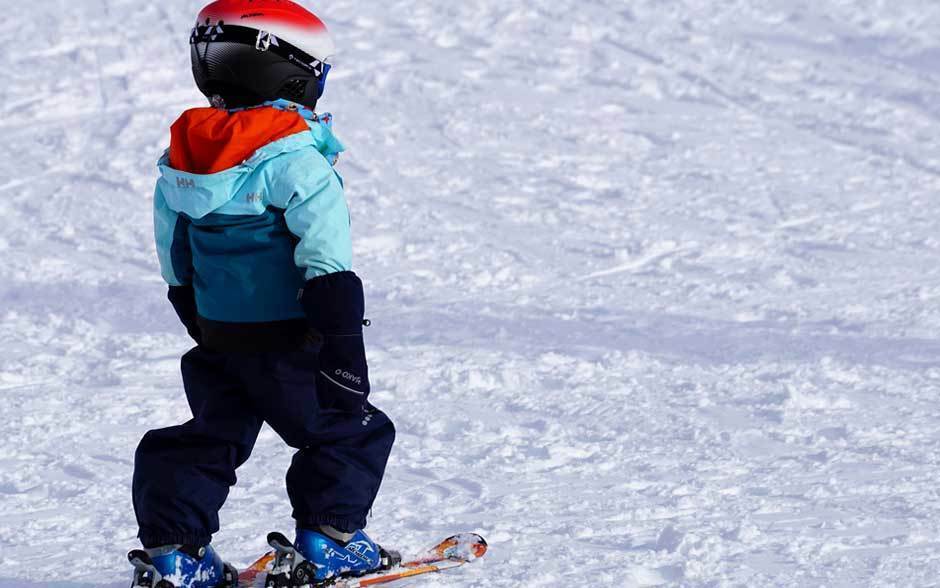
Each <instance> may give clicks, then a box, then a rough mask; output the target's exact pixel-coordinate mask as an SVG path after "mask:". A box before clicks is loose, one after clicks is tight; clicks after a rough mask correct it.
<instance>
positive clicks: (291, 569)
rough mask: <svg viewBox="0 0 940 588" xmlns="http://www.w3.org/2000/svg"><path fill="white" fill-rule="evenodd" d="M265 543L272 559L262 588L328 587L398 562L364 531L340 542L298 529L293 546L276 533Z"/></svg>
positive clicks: (399, 556)
mask: <svg viewBox="0 0 940 588" xmlns="http://www.w3.org/2000/svg"><path fill="white" fill-rule="evenodd" d="M268 544H269V545H271V547H272V548H274V554H275V557H274V567H273V569H272V570H271V572H269V573H268V578H267V581H266V582H265V588H315V587H320V586H329V585H330V584H332V583H334V582H335V581H336V580H338V579H340V578H354V577H357V576H362V575H365V574H370V573H372V572H380V571H383V570H388V569H390V568H393V567H395V566H396V565H398V564H399V563H401V555H399V554H398V553H397V552H394V551H386V550H384V549H382V548H381V547H379V546H378V545H377V544H376V543H375V542H374V541H373V540H372V539H370V538H369V536H368V535H366V534H365V532H364V531H356V532H355V533H353V534H352V535H351V536H350V537H349V539H348V540H347V541H342V540H339V539H334V538H333V537H331V536H330V535H327V534H326V533H325V532H322V531H312V530H307V529H298V531H297V541H295V542H294V544H293V545H291V543H290V541H288V540H287V538H286V537H285V536H284V535H282V534H280V533H271V534H269V535H268Z"/></svg>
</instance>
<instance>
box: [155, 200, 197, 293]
mask: <svg viewBox="0 0 940 588" xmlns="http://www.w3.org/2000/svg"><path fill="white" fill-rule="evenodd" d="M153 233H154V238H155V239H156V243H157V258H158V259H159V260H160V272H161V273H162V274H163V279H164V280H165V281H166V283H167V284H169V285H170V286H188V285H190V284H191V283H192V278H193V255H192V251H191V249H190V247H189V219H188V218H186V217H185V216H183V215H180V213H178V212H176V211H175V210H172V209H171V208H170V207H169V206H168V205H167V203H166V198H165V197H164V196H163V192H162V191H161V190H160V186H159V185H157V189H156V191H155V192H154V195H153Z"/></svg>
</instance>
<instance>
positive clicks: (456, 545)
mask: <svg viewBox="0 0 940 588" xmlns="http://www.w3.org/2000/svg"><path fill="white" fill-rule="evenodd" d="M486 550H487V544H486V540H485V539H483V537H481V536H479V535H477V534H476V533H461V534H459V535H454V536H452V537H448V538H447V539H444V540H443V541H441V542H440V543H438V544H437V545H435V546H434V547H432V548H431V549H429V550H427V551H426V552H425V553H423V554H421V555H420V556H418V557H415V558H414V559H411V560H409V561H404V562H402V563H400V564H398V565H397V566H395V567H393V568H391V569H388V570H383V571H381V572H375V573H372V574H367V575H365V576H359V577H355V578H340V579H338V580H335V581H334V582H333V583H332V584H330V586H331V587H334V588H365V587H367V586H378V585H383V584H392V583H394V582H397V581H398V580H403V579H405V578H413V577H415V576H421V575H425V574H433V573H440V572H445V571H448V570H452V569H455V568H459V567H461V566H463V565H465V564H468V563H470V562H472V561H473V560H475V559H478V558H481V557H483V555H484V554H485V553H486ZM273 562H274V552H269V553H266V554H264V555H263V556H261V557H260V558H258V560H257V561H255V562H254V563H253V564H251V565H250V566H248V567H247V568H245V569H244V570H243V571H242V572H241V573H240V574H239V575H238V585H239V586H241V587H243V588H261V587H262V586H264V583H265V579H266V576H267V573H268V571H269V570H270V569H271V564H272V563H273Z"/></svg>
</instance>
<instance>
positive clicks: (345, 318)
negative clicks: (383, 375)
mask: <svg viewBox="0 0 940 588" xmlns="http://www.w3.org/2000/svg"><path fill="white" fill-rule="evenodd" d="M301 303H302V304H303V307H304V313H305V314H306V315H307V321H308V323H309V324H310V327H311V328H312V329H313V330H315V331H316V332H317V333H319V334H320V336H321V337H322V339H323V346H322V348H321V349H320V378H319V379H318V384H319V385H320V387H321V388H322V390H321V394H320V398H321V402H323V403H325V404H326V405H327V407H335V408H351V407H356V406H362V405H364V404H365V400H366V397H367V396H368V395H369V389H370V388H369V366H368V365H367V364H366V350H365V344H364V343H363V341H362V321H363V317H364V315H365V298H364V296H363V293H362V281H361V280H360V279H359V276H357V275H356V274H354V273H353V272H341V273H336V274H329V275H326V276H321V277H318V278H314V279H312V280H309V281H308V282H307V283H306V285H305V286H304V290H303V295H302V296H301Z"/></svg>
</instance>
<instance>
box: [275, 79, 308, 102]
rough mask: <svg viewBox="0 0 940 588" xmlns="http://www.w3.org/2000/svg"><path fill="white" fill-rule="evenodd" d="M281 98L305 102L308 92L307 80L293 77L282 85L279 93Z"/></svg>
mask: <svg viewBox="0 0 940 588" xmlns="http://www.w3.org/2000/svg"><path fill="white" fill-rule="evenodd" d="M277 94H278V97H279V98H284V99H286V100H290V101H291V102H303V99H304V96H305V95H306V94H307V80H303V79H293V80H290V81H289V82H287V83H286V84H284V85H283V86H281V89H280V91H279V92H278V93H277Z"/></svg>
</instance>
